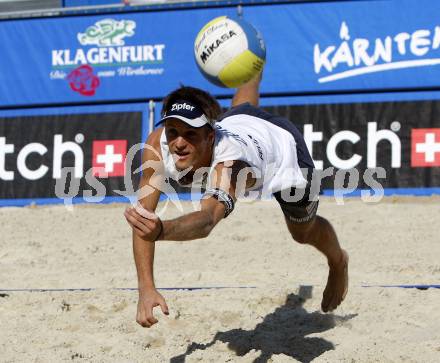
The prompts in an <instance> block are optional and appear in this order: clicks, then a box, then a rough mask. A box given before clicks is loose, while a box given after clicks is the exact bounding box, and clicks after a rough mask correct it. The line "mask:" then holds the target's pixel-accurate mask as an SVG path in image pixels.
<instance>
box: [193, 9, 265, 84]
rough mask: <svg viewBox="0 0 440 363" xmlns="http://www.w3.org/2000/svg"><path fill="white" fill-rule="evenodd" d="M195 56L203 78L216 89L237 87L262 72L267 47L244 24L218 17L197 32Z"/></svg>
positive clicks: (249, 27) (251, 29)
mask: <svg viewBox="0 0 440 363" xmlns="http://www.w3.org/2000/svg"><path fill="white" fill-rule="evenodd" d="M194 56H195V58H196V62H197V66H198V67H199V69H200V70H201V72H202V74H203V75H204V76H205V78H207V79H208V80H209V81H211V82H212V83H214V84H216V85H217V86H221V87H230V88H236V87H239V86H240V85H242V84H244V83H246V82H248V81H249V80H251V79H252V78H253V77H254V76H255V75H256V74H258V73H259V72H260V71H261V70H262V69H263V66H264V62H265V59H266V46H265V44H264V41H263V38H262V36H261V34H260V33H259V32H258V31H257V30H256V29H255V28H254V27H253V26H252V25H250V24H249V23H247V22H246V21H244V20H242V19H239V18H231V17H227V16H220V17H218V18H215V19H213V20H211V21H210V22H209V23H207V24H206V25H205V26H204V27H203V28H202V30H200V32H199V34H198V35H197V37H196V40H195V42H194Z"/></svg>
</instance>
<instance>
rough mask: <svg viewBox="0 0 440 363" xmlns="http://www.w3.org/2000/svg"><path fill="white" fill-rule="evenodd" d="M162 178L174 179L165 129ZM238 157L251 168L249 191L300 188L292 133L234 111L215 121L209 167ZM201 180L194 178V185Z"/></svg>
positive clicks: (265, 193)
mask: <svg viewBox="0 0 440 363" xmlns="http://www.w3.org/2000/svg"><path fill="white" fill-rule="evenodd" d="M160 145H161V151H162V158H163V161H164V165H165V171H166V177H170V178H171V179H174V180H178V175H179V172H178V171H177V170H176V167H175V164H174V160H173V158H172V156H171V154H170V151H169V148H168V145H167V140H166V136H165V130H164V131H163V132H162V135H161V139H160ZM232 160H241V161H244V162H246V163H247V164H248V165H249V166H250V167H252V170H253V174H254V177H256V178H257V183H256V185H255V186H254V187H253V188H250V190H262V191H263V195H269V194H272V193H274V192H278V191H281V190H284V189H289V188H291V187H295V188H304V187H305V186H306V184H307V181H306V180H305V178H304V177H303V174H302V172H301V169H300V167H299V164H298V156H297V149H296V142H295V139H294V137H293V135H292V134H291V133H290V132H289V131H287V130H285V129H283V128H281V127H279V126H276V125H274V124H272V123H271V122H269V121H266V120H264V119H262V118H259V117H255V116H251V115H247V114H237V115H233V116H228V117H226V118H224V119H223V120H222V121H221V122H218V123H217V124H216V130H215V144H214V155H213V158H212V163H211V168H213V167H214V166H215V165H217V164H218V163H221V162H225V161H232ZM201 182H202V181H201V180H200V179H199V180H196V181H195V182H194V183H195V184H200V183H201Z"/></svg>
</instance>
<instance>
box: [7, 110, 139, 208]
mask: <svg viewBox="0 0 440 363" xmlns="http://www.w3.org/2000/svg"><path fill="white" fill-rule="evenodd" d="M107 108H108V107H107ZM120 108H122V107H120ZM129 108H131V110H124V112H115V110H113V112H103V110H101V112H99V108H98V107H95V110H94V112H91V111H90V109H89V110H80V109H77V110H75V111H76V112H72V110H68V109H67V110H64V112H63V113H61V114H59V113H56V112H53V111H54V110H51V111H52V112H50V111H49V112H44V111H43V112H42V111H41V110H38V111H39V112H38V113H39V114H34V115H31V114H32V113H33V112H32V111H34V110H31V111H27V113H28V114H27V115H26V114H22V115H14V116H10V115H8V116H7V117H6V116H3V115H0V204H3V202H7V201H8V200H12V199H15V200H23V199H44V198H70V199H72V198H76V197H81V198H85V199H89V200H92V199H93V198H95V199H100V200H103V199H104V198H105V197H108V196H124V195H130V196H131V195H134V190H136V189H137V185H138V181H139V176H140V173H139V172H136V169H137V168H138V167H139V166H140V160H141V159H140V156H141V151H140V150H141V149H142V144H140V143H141V141H142V138H143V135H142V134H143V123H144V121H145V116H144V115H143V113H142V111H141V110H135V109H134V107H129ZM81 111H82V112H81ZM34 112H35V111H34ZM22 113H25V111H22ZM135 145H137V147H134V146H135ZM133 147H134V148H133ZM98 201H99V200H98Z"/></svg>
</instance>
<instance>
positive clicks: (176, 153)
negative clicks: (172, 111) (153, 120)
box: [165, 118, 214, 171]
mask: <svg viewBox="0 0 440 363" xmlns="http://www.w3.org/2000/svg"><path fill="white" fill-rule="evenodd" d="M165 135H166V137H167V142H168V147H169V149H170V153H171V155H172V156H173V159H174V162H175V164H176V168H177V170H184V169H187V168H189V167H191V168H192V170H193V171H195V170H197V169H198V168H200V167H207V166H209V165H210V163H211V155H212V146H213V143H214V131H213V130H210V129H208V128H207V127H199V128H196V127H191V126H189V125H188V124H186V123H185V122H183V121H181V120H179V119H174V118H171V119H169V120H167V121H166V122H165Z"/></svg>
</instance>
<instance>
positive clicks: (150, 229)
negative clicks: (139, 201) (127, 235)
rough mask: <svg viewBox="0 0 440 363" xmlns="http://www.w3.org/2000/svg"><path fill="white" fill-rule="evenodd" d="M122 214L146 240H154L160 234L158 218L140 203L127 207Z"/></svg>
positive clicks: (160, 222)
mask: <svg viewBox="0 0 440 363" xmlns="http://www.w3.org/2000/svg"><path fill="white" fill-rule="evenodd" d="M124 216H125V219H126V220H127V222H128V224H130V226H131V227H132V228H133V230H134V232H135V233H136V234H137V235H138V236H139V237H141V238H142V239H144V240H146V241H150V242H154V241H156V240H157V239H158V238H159V237H160V235H161V234H162V228H163V226H162V221H161V220H160V218H159V217H158V216H157V215H156V214H155V213H153V212H150V211H148V210H146V209H145V208H143V207H142V206H140V205H138V206H136V207H130V208H127V209H126V210H125V212H124Z"/></svg>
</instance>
